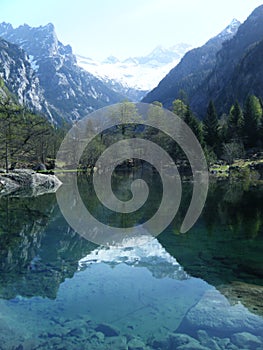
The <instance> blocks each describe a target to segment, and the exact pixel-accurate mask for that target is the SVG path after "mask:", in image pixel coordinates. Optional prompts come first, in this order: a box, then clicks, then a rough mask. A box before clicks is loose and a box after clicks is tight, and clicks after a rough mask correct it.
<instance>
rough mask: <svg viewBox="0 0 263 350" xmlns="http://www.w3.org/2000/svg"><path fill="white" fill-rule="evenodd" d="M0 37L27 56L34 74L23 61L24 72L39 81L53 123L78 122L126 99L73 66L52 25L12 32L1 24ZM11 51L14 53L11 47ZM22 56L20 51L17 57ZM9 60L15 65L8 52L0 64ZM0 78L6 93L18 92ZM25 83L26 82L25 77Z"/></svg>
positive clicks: (73, 58)
mask: <svg viewBox="0 0 263 350" xmlns="http://www.w3.org/2000/svg"><path fill="white" fill-rule="evenodd" d="M0 36H1V37H3V38H4V39H5V40H7V41H9V42H12V43H14V44H17V45H18V46H19V47H20V48H22V49H23V50H24V51H25V52H26V53H27V54H28V57H29V61H30V63H31V67H32V68H33V70H34V72H33V71H32V70H31V73H30V72H29V70H30V64H29V62H28V60H27V58H26V60H27V64H25V65H26V69H25V71H26V70H28V71H26V72H27V73H28V74H29V77H30V74H33V75H34V77H35V78H34V79H38V80H39V85H40V88H41V89H42V91H43V97H44V99H45V101H46V104H47V106H48V109H49V111H50V113H51V114H52V117H50V118H52V119H54V121H55V122H57V123H61V122H62V120H66V121H70V122H72V121H74V120H77V119H80V118H82V117H84V116H85V115H86V114H87V113H90V112H92V111H93V110H95V109H98V108H100V107H104V106H106V105H109V104H112V103H116V102H119V101H121V100H123V99H124V98H125V97H126V96H124V95H122V94H120V93H117V92H116V91H114V90H112V89H111V88H110V87H109V86H107V85H106V84H104V83H103V82H102V81H101V80H100V79H98V78H96V77H94V76H93V75H92V74H90V73H88V72H86V71H84V70H83V69H81V68H80V67H79V66H78V65H77V62H76V58H75V56H74V55H73V53H72V49H71V47H70V46H69V45H67V46H64V45H63V44H62V43H61V42H60V41H59V40H58V39H57V36H56V33H55V29H54V26H53V25H52V24H48V25H46V26H44V27H42V26H41V27H38V28H31V27H29V26H28V25H23V26H20V27H18V28H16V29H14V28H13V27H12V26H11V25H10V24H6V23H2V24H0ZM10 47H11V46H10ZM12 48H13V49H14V46H12ZM20 51H21V50H20ZM23 54H24V53H22V51H21V55H23ZM15 57H16V55H15ZM12 60H13V61H15V58H14V56H12V52H10V55H9V58H7V57H6V58H4V60H3V67H4V66H5V64H6V61H12ZM14 66H19V63H17V64H16V63H15V64H14ZM2 72H3V68H2V69H1V73H2ZM2 75H3V78H4V81H5V83H6V84H7V86H8V87H9V88H10V90H11V91H12V92H14V93H16V92H17V91H16V90H17V89H18V88H17V89H16V88H15V86H14V85H13V83H12V80H10V79H9V77H8V76H7V75H6V74H5V73H4V74H3V73H2ZM14 79H15V80H16V81H17V82H18V85H19V84H20V85H23V84H24V81H23V83H22V81H20V80H19V77H15V78H14ZM26 79H27V80H30V79H29V78H28V77H27V75H26V78H25V80H26ZM29 85H31V83H29ZM36 95H38V94H36Z"/></svg>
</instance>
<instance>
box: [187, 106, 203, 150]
mask: <svg viewBox="0 0 263 350" xmlns="http://www.w3.org/2000/svg"><path fill="white" fill-rule="evenodd" d="M184 121H185V122H186V124H187V125H188V126H189V127H190V128H191V129H192V131H193V133H194V134H195V136H196V137H197V139H198V141H199V142H200V144H201V145H202V144H203V141H204V138H203V129H202V125H201V123H200V122H199V120H198V119H197V118H196V117H195V116H194V114H193V112H192V111H191V109H190V106H189V105H187V109H186V113H185V117H184Z"/></svg>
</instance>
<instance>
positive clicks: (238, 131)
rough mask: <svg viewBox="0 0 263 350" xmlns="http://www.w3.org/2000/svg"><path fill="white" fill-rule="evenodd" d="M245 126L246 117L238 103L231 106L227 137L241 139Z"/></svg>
mask: <svg viewBox="0 0 263 350" xmlns="http://www.w3.org/2000/svg"><path fill="white" fill-rule="evenodd" d="M243 128H244V117H243V112H242V109H241V107H240V105H239V103H238V101H236V102H235V104H234V105H233V106H232V107H231V108H230V113H229V117H228V120H227V138H228V140H240V139H241V138H242V131H243Z"/></svg>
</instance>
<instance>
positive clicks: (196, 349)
mask: <svg viewBox="0 0 263 350" xmlns="http://www.w3.org/2000/svg"><path fill="white" fill-rule="evenodd" d="M176 349H177V350H211V349H209V348H207V347H205V346H203V345H201V344H196V343H193V344H192V343H189V344H185V345H181V346H178V347H177V348H176Z"/></svg>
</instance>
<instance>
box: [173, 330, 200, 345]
mask: <svg viewBox="0 0 263 350" xmlns="http://www.w3.org/2000/svg"><path fill="white" fill-rule="evenodd" d="M169 340H170V346H171V347H174V348H177V347H178V346H182V345H187V344H194V345H199V342H198V341H197V340H196V339H194V338H192V337H190V336H189V335H187V334H182V333H174V334H171V335H170V337H169Z"/></svg>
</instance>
